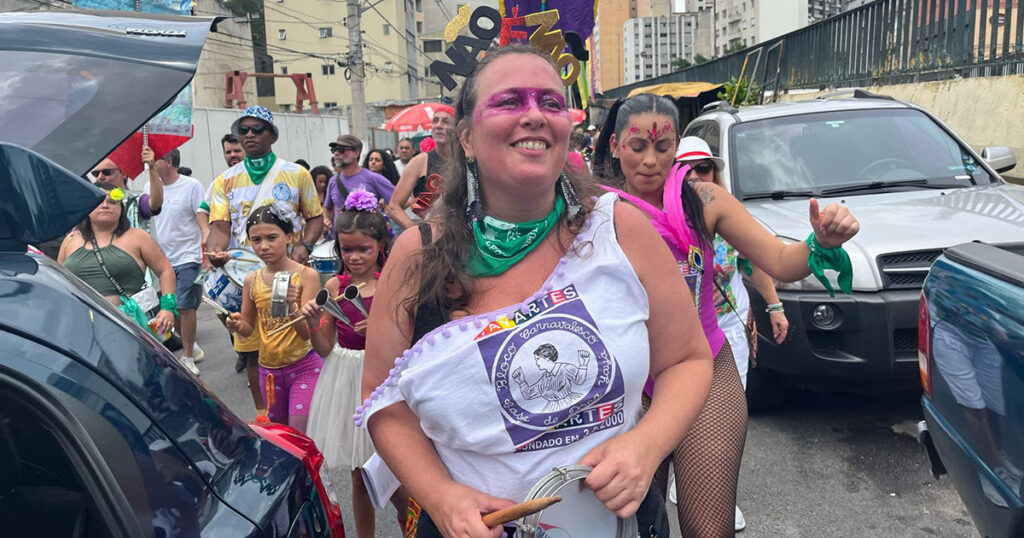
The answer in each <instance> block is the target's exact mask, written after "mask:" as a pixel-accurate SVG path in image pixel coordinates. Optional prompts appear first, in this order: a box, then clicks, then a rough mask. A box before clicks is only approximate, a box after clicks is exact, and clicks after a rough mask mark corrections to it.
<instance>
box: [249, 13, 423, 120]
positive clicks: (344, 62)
mask: <svg viewBox="0 0 1024 538" xmlns="http://www.w3.org/2000/svg"><path fill="white" fill-rule="evenodd" d="M418 1H421V0H383V1H380V2H374V3H372V4H366V3H362V2H361V3H360V8H361V9H362V14H361V16H360V27H361V30H362V59H363V64H364V68H363V76H364V77H365V78H364V91H365V96H366V102H367V103H368V104H369V103H374V102H379V101H387V100H409V99H413V100H414V99H418V98H419V97H420V95H422V94H423V93H424V91H425V88H424V82H425V79H424V77H423V76H422V74H421V65H422V63H423V60H422V58H421V57H420V53H419V50H420V49H419V45H418V43H419V36H418V34H417V32H416V28H417V26H416V3H417V2H418ZM264 9H265V13H266V31H267V51H268V52H269V53H270V55H271V56H272V57H273V58H274V72H275V73H277V74H285V75H287V74H295V73H308V74H310V75H311V78H312V80H313V88H314V91H315V92H316V97H317V101H318V102H319V107H320V110H321V111H323V112H328V113H329V112H331V111H332V110H333V111H338V112H342V113H344V112H345V110H346V108H347V107H350V106H351V103H352V89H351V85H350V84H349V82H348V80H349V77H350V76H351V72H348V73H346V71H347V70H348V69H350V67H349V65H350V61H349V36H348V33H349V28H348V26H347V23H348V5H347V3H346V2H343V1H331V0H266V2H264ZM274 86H275V88H274V90H275V92H274V93H275V96H274V101H275V104H276V106H277V109H278V110H280V111H283V112H290V111H293V110H294V109H295V96H296V87H295V84H294V83H293V82H292V80H291V79H289V78H277V79H275V82H274ZM304 110H308V108H307V107H304ZM369 125H371V126H372V125H373V124H372V123H371V124H369Z"/></svg>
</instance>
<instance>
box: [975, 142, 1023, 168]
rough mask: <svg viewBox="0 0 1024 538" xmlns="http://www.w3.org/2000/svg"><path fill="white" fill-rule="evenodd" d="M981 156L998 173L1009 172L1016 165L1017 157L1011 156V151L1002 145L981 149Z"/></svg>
mask: <svg viewBox="0 0 1024 538" xmlns="http://www.w3.org/2000/svg"><path fill="white" fill-rule="evenodd" d="M981 158H982V159H985V162H986V163H988V165H989V166H991V167H992V168H993V169H995V171H996V172H999V173H1000V174H1002V173H1003V172H1009V171H1010V170H1013V169H1014V168H1015V167H1016V166H1017V158H1016V157H1014V156H1013V151H1011V150H1010V148H1006V147H1003V146H989V147H987V148H985V149H983V150H981Z"/></svg>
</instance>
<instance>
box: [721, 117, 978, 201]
mask: <svg viewBox="0 0 1024 538" xmlns="http://www.w3.org/2000/svg"><path fill="white" fill-rule="evenodd" d="M732 137H733V138H732V146H731V148H732V150H731V151H732V153H733V159H732V162H733V163H735V168H734V169H733V170H732V171H731V177H732V181H733V184H734V185H736V186H737V190H738V192H740V193H763V192H772V191H776V190H799V189H813V190H820V189H822V188H828V187H834V186H838V185H843V186H846V185H851V184H858V183H871V182H892V181H904V180H925V181H927V182H928V183H930V184H936V185H948V186H954V187H955V186H969V185H971V184H986V183H991V182H992V181H993V179H992V177H991V176H990V175H989V174H988V173H987V172H985V170H984V169H983V168H981V167H980V166H979V165H978V163H977V162H976V161H975V160H974V158H973V157H972V156H971V154H970V152H969V151H968V150H967V149H966V148H964V147H962V146H961V145H960V144H958V143H957V141H956V140H954V139H953V137H951V136H950V135H949V134H948V133H946V131H944V130H943V129H942V128H941V127H940V126H939V125H938V124H937V123H936V122H935V121H933V120H932V119H931V118H930V117H929V116H927V115H926V114H924V113H922V112H921V111H918V110H913V109H901V110H893V109H881V110H843V111H832V112H822V113H816V114H803V115H798V116H788V117H781V118H770V119H765V120H757V121H750V122H745V123H741V124H738V125H736V126H735V127H733V129H732Z"/></svg>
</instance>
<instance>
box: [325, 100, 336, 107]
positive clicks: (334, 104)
mask: <svg viewBox="0 0 1024 538" xmlns="http://www.w3.org/2000/svg"><path fill="white" fill-rule="evenodd" d="M337 107H338V102H337V101H327V102H326V103H324V108H337Z"/></svg>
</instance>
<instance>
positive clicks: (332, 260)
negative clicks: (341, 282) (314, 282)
mask: <svg viewBox="0 0 1024 538" xmlns="http://www.w3.org/2000/svg"><path fill="white" fill-rule="evenodd" d="M309 266H310V267H312V268H313V269H315V270H316V272H317V273H320V284H324V283H325V282H327V281H328V280H329V279H330V278H331V277H332V276H334V275H337V274H338V270H339V269H341V262H340V261H339V260H338V255H337V254H335V252H334V239H325V240H323V241H320V242H319V243H317V244H316V246H315V247H313V252H310V253H309Z"/></svg>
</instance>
